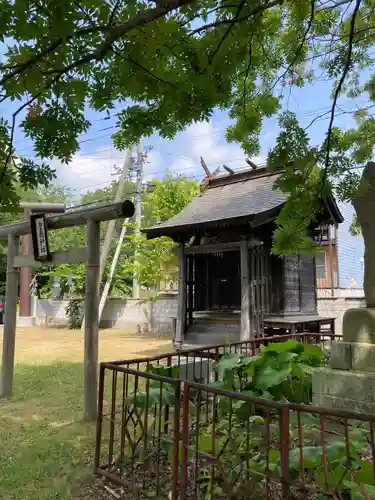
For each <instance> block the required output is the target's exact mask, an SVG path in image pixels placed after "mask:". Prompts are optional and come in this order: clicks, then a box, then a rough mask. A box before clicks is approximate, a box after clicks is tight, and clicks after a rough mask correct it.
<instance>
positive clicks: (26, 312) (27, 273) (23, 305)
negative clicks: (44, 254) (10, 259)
mask: <svg viewBox="0 0 375 500" xmlns="http://www.w3.org/2000/svg"><path fill="white" fill-rule="evenodd" d="M23 220H24V221H25V222H26V221H29V220H30V210H29V209H27V208H25V209H24V217H23ZM32 253H33V242H32V238H31V234H24V235H23V236H22V255H23V256H29V255H31V254H32ZM32 276H33V271H32V269H31V268H30V267H21V269H20V312H19V315H20V317H30V316H31V293H30V283H31V280H32Z"/></svg>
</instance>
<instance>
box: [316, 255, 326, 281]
mask: <svg viewBox="0 0 375 500" xmlns="http://www.w3.org/2000/svg"><path fill="white" fill-rule="evenodd" d="M315 266H316V279H318V280H326V279H327V278H328V276H327V263H326V252H316V254H315Z"/></svg>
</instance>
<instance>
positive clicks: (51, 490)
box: [0, 363, 95, 500]
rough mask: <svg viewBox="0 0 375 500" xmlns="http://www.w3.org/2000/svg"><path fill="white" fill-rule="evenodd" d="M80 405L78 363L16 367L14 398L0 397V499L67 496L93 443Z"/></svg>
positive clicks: (88, 459)
mask: <svg viewBox="0 0 375 500" xmlns="http://www.w3.org/2000/svg"><path fill="white" fill-rule="evenodd" d="M82 407H83V365H82V363H55V364H51V365H17V366H16V370H15V381H14V397H13V399H12V400H0V449H1V453H0V498H1V500H13V499H14V500H16V499H17V500H31V499H32V500H34V499H35V500H39V499H40V500H47V499H48V500H52V499H59V500H60V499H67V498H71V497H70V494H69V490H70V487H71V486H72V485H74V483H75V482H76V480H77V479H78V478H80V477H83V476H85V475H86V474H87V473H88V472H89V471H90V466H91V465H92V463H93V455H94V447H95V424H92V423H86V422H83V421H82V415H83V413H82Z"/></svg>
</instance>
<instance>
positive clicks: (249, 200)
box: [144, 168, 343, 238]
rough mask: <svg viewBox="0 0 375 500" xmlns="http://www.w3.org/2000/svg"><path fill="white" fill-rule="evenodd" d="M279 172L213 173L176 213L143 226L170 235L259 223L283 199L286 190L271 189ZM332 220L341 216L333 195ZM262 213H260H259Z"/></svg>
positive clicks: (153, 233)
mask: <svg viewBox="0 0 375 500" xmlns="http://www.w3.org/2000/svg"><path fill="white" fill-rule="evenodd" d="M280 175H281V174H280V173H269V171H268V170H267V169H265V168H259V169H257V170H245V171H241V172H238V173H234V174H228V175H225V176H220V177H213V178H211V179H209V180H206V181H205V188H204V189H202V192H201V193H200V194H199V195H198V196H196V197H195V198H194V199H193V200H192V201H191V202H190V203H189V205H187V206H186V207H185V208H184V209H183V210H182V211H181V212H180V213H179V214H177V215H175V216H174V217H172V218H171V219H169V220H168V221H166V222H162V223H160V224H157V225H155V226H153V227H150V228H148V229H144V232H145V233H146V234H147V237H148V238H156V237H159V236H173V235H174V234H181V233H188V232H190V231H192V230H194V231H195V230H204V229H205V228H206V227H207V228H208V227H214V226H216V227H217V226H228V225H232V224H242V223H244V224H246V223H249V224H250V225H255V222H256V225H259V221H261V220H262V219H263V218H264V220H265V221H266V220H267V221H268V220H269V218H270V217H271V218H272V217H277V215H278V214H279V213H280V210H281V209H282V207H283V205H284V203H285V202H286V200H287V194H285V193H283V192H281V191H280V190H278V189H274V184H275V182H276V180H277V179H278V178H279V177H280ZM327 204H328V211H329V213H330V214H331V216H332V220H331V222H332V223H340V222H342V221H343V217H342V215H341V213H340V211H339V209H338V207H337V205H336V202H335V200H334V199H333V198H330V200H328V201H327ZM261 216H263V217H261Z"/></svg>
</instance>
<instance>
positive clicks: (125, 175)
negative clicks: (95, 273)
mask: <svg viewBox="0 0 375 500" xmlns="http://www.w3.org/2000/svg"><path fill="white" fill-rule="evenodd" d="M131 162H132V149H131V148H130V149H128V151H127V153H126V157H125V161H124V166H123V168H122V173H121V176H120V179H119V183H118V187H117V192H116V195H115V199H114V202H115V203H116V202H118V201H120V200H121V198H122V196H123V194H124V187H125V182H126V180H127V178H128V173H129V167H130V165H131ZM115 227H116V221H115V220H110V221H109V222H108V227H107V233H106V235H105V240H104V243H103V247H102V250H101V253H100V270H99V285H100V283H101V281H102V278H103V273H104V268H105V263H106V260H107V257H108V253H109V249H110V247H111V243H112V239H113V234H114V231H115ZM81 329H82V331H85V317H83V319H82V326H81Z"/></svg>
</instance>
